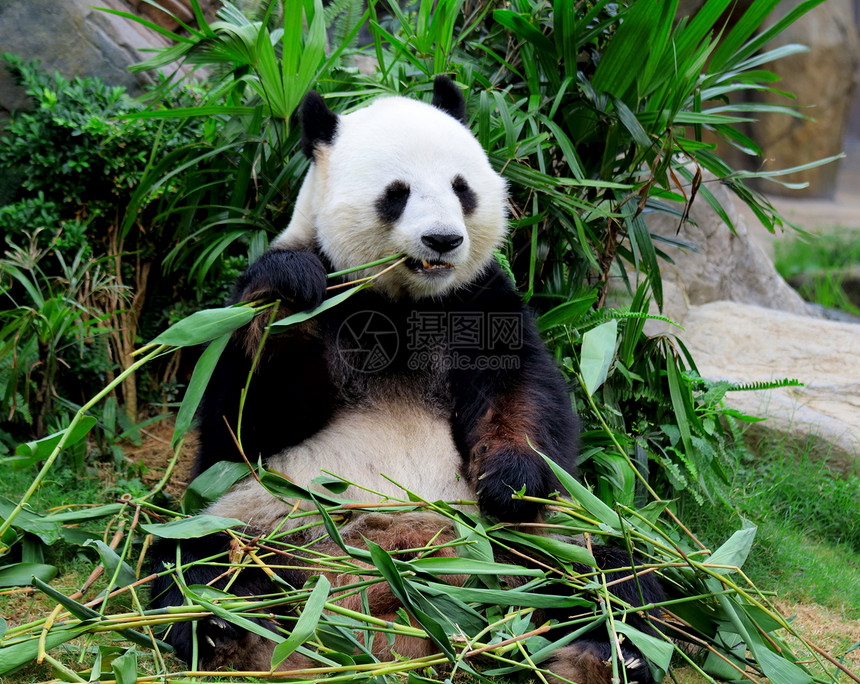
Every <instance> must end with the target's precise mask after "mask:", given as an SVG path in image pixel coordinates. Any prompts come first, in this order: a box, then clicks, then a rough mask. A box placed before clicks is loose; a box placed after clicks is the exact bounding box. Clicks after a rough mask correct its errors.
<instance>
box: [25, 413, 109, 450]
mask: <svg viewBox="0 0 860 684" xmlns="http://www.w3.org/2000/svg"><path fill="white" fill-rule="evenodd" d="M96 422H97V421H96V419H95V418H93V417H92V416H84V417H83V418H81V420H80V421H78V424H77V425H75V427H73V428H72V430H71V434H70V435H69V437H68V439H66V443H65V446H66V447H67V448H68V447H71V446H74V445H75V444H77V443H78V442H80V441H81V440H82V439H83V438H84V437H86V436H87V433H88V432H89V431H90V430H92V429H93V427H94V426H95V424H96ZM67 432H69V429H68V428H66V429H65V430H60V431H59V432H55V433H54V434H52V435H48V436H47V437H42V439H37V440H36V441H34V442H27V443H26V444H19V445H18V447H17V448H16V449H15V453H16V454H18V455H19V456H27V457H29V458H32V459H35V460H36V461H41V460H44V459H45V458H47V457H48V456H50V454H51V452H52V451H53V450H54V449H55V448H56V446H57V445H58V444H59V443H60V440H61V439H63V436H64V435H65V434H66V433H67Z"/></svg>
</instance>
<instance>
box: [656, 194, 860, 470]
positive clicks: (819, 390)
mask: <svg viewBox="0 0 860 684" xmlns="http://www.w3.org/2000/svg"><path fill="white" fill-rule="evenodd" d="M705 182H707V183H708V187H709V188H710V189H711V191H712V193H713V194H714V196H715V197H716V198H717V200H719V202H720V204H721V205H722V206H723V208H724V209H725V210H726V213H727V214H728V216H729V219H730V220H731V221H732V224H733V225H734V227H735V232H732V230H731V229H730V228H729V227H728V226H727V225H726V224H725V223H724V222H723V220H722V219H721V218H720V217H719V215H718V214H717V213H716V212H714V211H713V209H711V207H710V205H708V204H707V202H705V200H704V198H703V197H701V196H700V197H698V198H696V200H695V201H694V203H693V207H692V210H691V214H690V215H691V218H692V219H693V221H694V222H695V225H693V224H692V223H687V224H684V226H682V228H681V231H680V234H679V235H677V236H676V231H677V229H678V222H677V219H675V218H673V217H669V216H667V215H659V214H650V215H648V216H647V217H646V221H647V223H648V228H649V230H650V231H651V232H652V233H653V234H655V235H659V236H664V237H667V238H674V237H678V238H680V239H682V240H684V241H685V242H688V243H691V244H692V245H693V246H694V247H696V248H697V249H698V251H692V250H690V249H680V248H677V247H672V246H668V245H665V244H660V245H659V246H660V248H661V249H662V250H663V251H664V252H665V253H666V254H667V255H668V256H669V257H670V258H671V259H672V260H673V261H674V264H665V263H664V264H662V265H661V270H662V274H663V289H664V307H663V312H664V314H665V315H667V316H668V317H669V318H671V319H673V320H675V321H677V322H678V323H679V324H680V325H681V326H683V328H684V329H683V331H681V332H679V331H678V329H677V328H676V327H674V326H669V325H667V324H665V323H662V322H659V321H648V322H647V323H646V327H645V331H646V333H647V334H649V335H654V334H659V333H668V334H672V335H677V336H678V337H679V338H680V339H681V340H683V341H684V344H685V345H686V346H687V348H688V349H689V350H690V353H691V354H692V356H693V359H694V360H695V362H696V365H697V366H698V369H699V372H700V373H701V375H702V376H703V377H705V378H708V379H710V380H729V381H732V382H739V383H754V382H760V381H771V380H778V379H781V378H796V379H798V380H800V381H801V382H803V383H805V386H804V387H791V388H781V389H776V390H767V391H756V392H753V391H750V392H733V393H730V394H729V395H728V396H727V398H726V404H727V405H728V406H731V407H733V408H737V409H738V410H740V411H741V412H743V413H746V414H748V415H752V416H757V417H765V418H766V420H765V421H764V422H761V423H755V424H753V425H752V427H751V428H750V431H749V433H748V434H749V436H750V437H751V438H754V439H758V438H760V437H761V436H763V435H765V434H769V435H771V436H777V437H779V438H784V439H790V440H793V441H798V442H800V443H801V444H800V446H802V447H806V446H807V444H808V446H809V447H810V448H811V451H812V453H813V455H815V456H817V457H820V458H826V459H827V462H828V464H829V466H830V467H832V468H834V469H835V470H837V471H839V472H842V473H849V472H853V470H854V469H856V468H860V364H858V362H857V359H860V325H858V324H857V323H853V322H851V323H849V322H838V321H832V320H825V319H824V318H823V317H822V314H821V311H820V310H817V309H815V308H814V307H811V306H810V305H809V304H807V303H806V302H804V301H803V300H802V299H801V298H800V296H799V295H798V294H797V293H796V292H795V291H794V290H793V289H791V287H789V286H788V284H787V283H786V282H785V281H784V280H783V279H782V277H781V276H780V275H779V274H778V273H777V272H776V269H775V268H774V267H773V264H772V263H771V261H770V259H769V258H768V257H767V255H766V254H765V252H764V250H763V249H762V248H761V247H760V246H759V245H758V244H757V243H755V242H753V241H752V240H751V239H750V237H749V234H748V230H747V226H746V224H745V222H744V220H743V218H742V217H741V216H740V215H739V213H738V211H737V204H736V203H738V202H739V200H737V199H734V198H733V195H732V194H731V192H730V191H729V190H728V189H727V188H725V187H724V186H722V185H720V184H719V183H716V182H714V179H713V178H706V179H705ZM655 312H656V311H655Z"/></svg>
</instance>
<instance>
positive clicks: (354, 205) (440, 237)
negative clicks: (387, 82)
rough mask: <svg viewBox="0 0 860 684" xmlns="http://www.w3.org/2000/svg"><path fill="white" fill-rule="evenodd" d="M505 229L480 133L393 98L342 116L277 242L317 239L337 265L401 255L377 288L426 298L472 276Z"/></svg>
mask: <svg viewBox="0 0 860 684" xmlns="http://www.w3.org/2000/svg"><path fill="white" fill-rule="evenodd" d="M505 230H506V216H505V183H504V181H503V180H502V178H501V177H500V176H499V175H498V174H496V173H495V171H493V169H492V168H491V166H490V164H489V162H488V160H487V157H486V155H485V154H484V151H483V149H482V148H481V146H480V144H479V143H478V141H477V140H476V139H475V138H474V137H473V136H472V134H471V133H470V132H469V131H468V130H467V129H466V128H465V127H464V126H463V125H462V124H461V123H460V122H459V121H457V120H456V119H454V118H453V117H452V116H450V115H448V114H447V113H445V112H443V111H441V110H440V109H437V108H436V107H433V106H431V105H428V104H425V103H422V102H418V101H415V100H409V99H405V98H401V97H391V98H385V99H381V100H377V101H375V102H374V103H372V104H371V105H369V106H367V107H365V108H363V109H359V110H357V111H355V112H352V113H350V114H347V115H344V116H341V117H339V118H338V121H337V127H336V133H335V136H334V138H333V140H332V142H331V143H330V144H324V145H320V146H318V147H317V149H316V151H315V152H314V164H312V166H311V170H310V171H309V173H308V176H307V178H306V179H305V182H304V184H303V186H302V189H301V192H300V194H299V199H298V202H297V204H296V209H295V212H294V215H293V219H292V221H291V222H290V225H289V226H288V228H287V230H285V231H284V232H283V233H282V234H281V235H280V236H279V237H278V238H277V239H276V240H275V242H274V243H273V247H276V248H283V249H303V248H304V249H306V248H309V247H311V246H318V247H319V248H320V249H321V250H322V252H323V253H324V254H325V255H326V257H328V259H329V260H330V261H331V263H332V265H333V266H334V267H335V269H337V270H342V269H347V268H352V267H355V266H360V265H361V264H365V263H368V262H371V261H375V260H377V259H380V258H383V257H386V256H390V255H393V254H404V255H406V257H407V261H406V262H405V263H403V264H401V265H399V266H397V267H396V268H394V269H392V270H391V271H390V272H388V273H386V274H384V275H383V276H381V277H380V278H379V281H378V283H377V287H381V288H383V289H384V290H385V291H386V292H388V293H389V294H390V295H392V296H394V297H401V296H411V297H414V298H421V297H432V296H438V295H442V294H445V293H447V292H450V291H452V290H454V289H456V288H458V287H460V286H462V285H465V284H468V283H469V282H472V281H473V280H474V279H475V277H476V276H477V275H478V274H479V273H480V272H481V271H482V270H483V269H484V268H485V267H486V266H487V264H488V263H489V262H490V261H491V259H492V258H493V250H494V249H496V248H497V247H498V245H499V244H500V243H501V241H502V239H503V238H504V234H505ZM383 268H384V266H382V267H377V268H374V269H371V271H372V272H379V271H380V270H382V269H383ZM362 275H367V274H362Z"/></svg>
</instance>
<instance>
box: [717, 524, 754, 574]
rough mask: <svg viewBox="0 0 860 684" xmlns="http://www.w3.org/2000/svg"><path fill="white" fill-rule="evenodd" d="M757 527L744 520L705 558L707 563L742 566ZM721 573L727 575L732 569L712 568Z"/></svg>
mask: <svg viewBox="0 0 860 684" xmlns="http://www.w3.org/2000/svg"><path fill="white" fill-rule="evenodd" d="M757 530H758V528H757V527H756V526H755V525H753V524H752V523H750V522H748V521H746V520H744V526H743V528H741V529H740V530H738V531H737V532H735V533H734V534H732V536H731V537H729V539H728V540H727V541H726V542H725V543H723V545H722V546H720V548H718V549H717V550H716V551H714V552H713V553H712V554H711V556H710V558H708V560H707V564H708V565H730V566H732V567H735V568H741V567H743V564H744V562H745V561H746V559H747V556H748V555H749V552H750V550H751V549H752V545H753V542H754V541H755V535H756V531H757ZM714 571H715V572H718V573H719V574H721V575H728V574H730V573H732V572H734V570H727V569H725V568H714Z"/></svg>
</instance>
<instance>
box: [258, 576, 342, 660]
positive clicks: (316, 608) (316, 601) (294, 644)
mask: <svg viewBox="0 0 860 684" xmlns="http://www.w3.org/2000/svg"><path fill="white" fill-rule="evenodd" d="M330 589H331V583H330V582H329V581H328V579H327V578H326V576H325V575H317V582H316V585H315V586H314V588H313V591H312V592H311V595H310V596H309V597H308V600H307V601H306V602H305V605H304V607H303V608H302V614H301V615H300V616H299V619H298V620H297V621H296V624H295V625H294V626H293V630H292V632H290V636H288V637H287V638H286V639H285V640H284V641H282V642H281V643H280V644H278V645H277V646H275V650H274V652H273V653H272V669H273V670H274V669H275V668H276V667H278V665H280V664H281V663H282V662H284V661H285V660H286V659H287V658H289V657H290V655H291V654H292V653H293V651H295V650H296V649H297V648H298V647H299V646H301V645H302V644H303V643H305V641H307V640H308V639H310V638H311V637H312V636H313V634H314V631H315V630H316V628H317V625H318V624H319V621H320V617H321V616H322V612H323V608H324V607H325V604H326V601H328V593H329V590H330Z"/></svg>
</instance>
